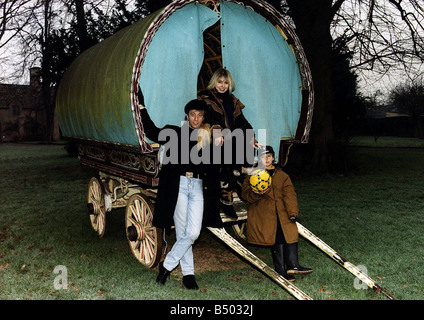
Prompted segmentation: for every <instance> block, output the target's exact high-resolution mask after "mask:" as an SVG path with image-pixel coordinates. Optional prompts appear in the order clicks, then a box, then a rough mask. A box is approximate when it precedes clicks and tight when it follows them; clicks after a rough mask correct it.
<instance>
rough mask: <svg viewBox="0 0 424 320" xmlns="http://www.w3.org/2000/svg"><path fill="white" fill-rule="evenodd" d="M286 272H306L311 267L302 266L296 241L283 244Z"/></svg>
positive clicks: (308, 271) (310, 270)
mask: <svg viewBox="0 0 424 320" xmlns="http://www.w3.org/2000/svg"><path fill="white" fill-rule="evenodd" d="M284 254H285V261H286V265H287V274H308V273H311V272H312V269H310V268H305V267H302V266H301V265H300V264H299V258H298V243H297V242H296V243H286V244H285V245H284Z"/></svg>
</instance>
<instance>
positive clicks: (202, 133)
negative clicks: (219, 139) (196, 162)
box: [197, 123, 211, 150]
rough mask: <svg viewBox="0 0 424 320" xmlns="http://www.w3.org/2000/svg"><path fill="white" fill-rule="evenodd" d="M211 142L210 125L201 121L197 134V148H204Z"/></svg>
mask: <svg viewBox="0 0 424 320" xmlns="http://www.w3.org/2000/svg"><path fill="white" fill-rule="evenodd" d="M210 143H211V126H210V125H209V124H207V123H202V124H201V125H200V128H199V135H198V136H197V150H200V149H202V148H204V147H205V146H207V145H209V144H210Z"/></svg>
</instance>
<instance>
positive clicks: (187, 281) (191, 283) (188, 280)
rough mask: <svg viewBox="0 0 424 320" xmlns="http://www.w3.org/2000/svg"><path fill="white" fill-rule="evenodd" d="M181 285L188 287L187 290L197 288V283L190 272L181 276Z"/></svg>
mask: <svg viewBox="0 0 424 320" xmlns="http://www.w3.org/2000/svg"><path fill="white" fill-rule="evenodd" d="M183 285H184V287H185V288H186V289H189V290H199V286H198V285H197V282H196V278H195V277H194V275H192V274H189V275H187V276H183Z"/></svg>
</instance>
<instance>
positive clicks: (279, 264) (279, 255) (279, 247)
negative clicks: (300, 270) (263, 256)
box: [271, 244, 296, 282]
mask: <svg viewBox="0 0 424 320" xmlns="http://www.w3.org/2000/svg"><path fill="white" fill-rule="evenodd" d="M271 254H272V261H273V262H274V266H275V271H277V273H278V274H279V275H281V276H283V277H284V278H285V279H286V280H288V281H291V282H293V281H295V280H296V278H295V277H293V276H291V275H289V274H287V272H286V267H285V264H284V245H283V244H274V245H273V246H272V247H271Z"/></svg>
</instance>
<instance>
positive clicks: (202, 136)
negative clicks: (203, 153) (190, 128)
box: [185, 113, 211, 150]
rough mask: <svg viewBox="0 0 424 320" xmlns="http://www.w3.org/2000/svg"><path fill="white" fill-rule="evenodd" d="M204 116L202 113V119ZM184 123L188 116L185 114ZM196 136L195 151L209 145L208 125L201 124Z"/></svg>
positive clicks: (209, 133) (209, 127)
mask: <svg viewBox="0 0 424 320" xmlns="http://www.w3.org/2000/svg"><path fill="white" fill-rule="evenodd" d="M204 117H205V114H204V113H203V118H204ZM185 119H186V121H188V114H186V118H185ZM198 130H199V131H198V135H197V150H200V149H202V148H204V147H205V146H206V145H208V144H210V143H211V126H210V125H209V124H208V123H203V122H202V124H201V125H200V128H199V129H198Z"/></svg>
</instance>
